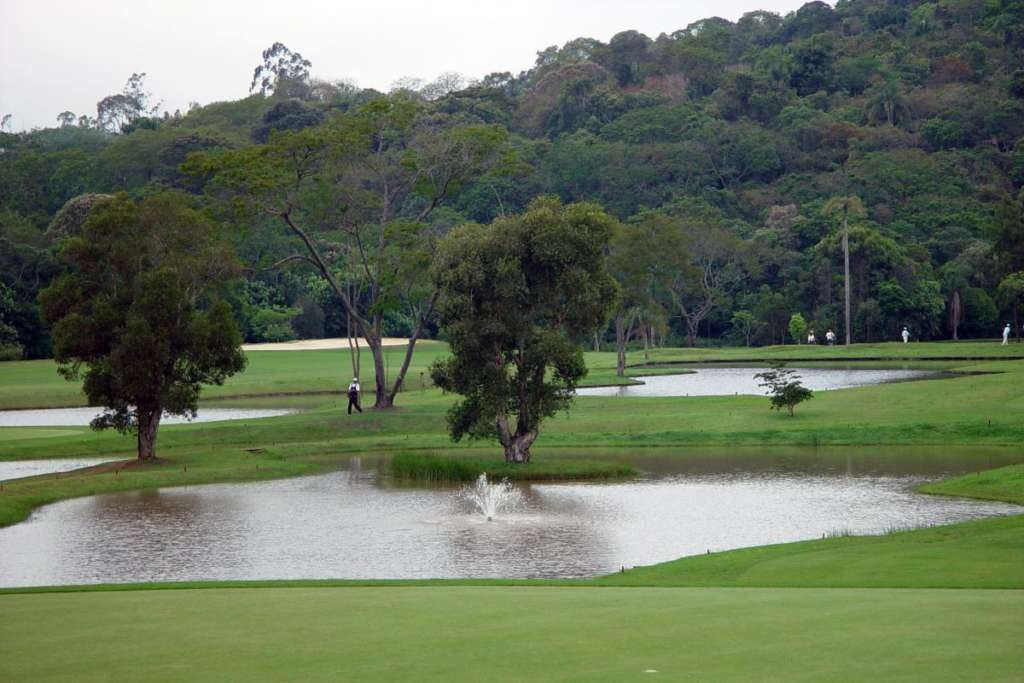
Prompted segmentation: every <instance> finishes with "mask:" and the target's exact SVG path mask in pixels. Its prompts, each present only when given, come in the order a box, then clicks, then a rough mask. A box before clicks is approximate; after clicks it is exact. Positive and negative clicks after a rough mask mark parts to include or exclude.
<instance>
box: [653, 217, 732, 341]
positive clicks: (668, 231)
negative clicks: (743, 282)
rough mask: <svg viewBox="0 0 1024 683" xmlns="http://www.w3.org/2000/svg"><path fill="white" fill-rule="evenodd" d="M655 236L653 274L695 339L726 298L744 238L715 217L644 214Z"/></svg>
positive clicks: (689, 333)
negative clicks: (721, 224) (707, 319)
mask: <svg viewBox="0 0 1024 683" xmlns="http://www.w3.org/2000/svg"><path fill="white" fill-rule="evenodd" d="M644 223H646V229H647V230H649V231H650V234H651V235H656V236H657V237H656V238H654V239H653V240H652V245H653V246H654V248H656V249H657V250H658V253H657V256H656V258H657V265H656V266H655V277H656V278H657V279H658V281H659V283H660V286H661V287H662V288H663V289H664V291H666V292H667V293H668V295H669V298H670V299H671V301H672V307H673V308H675V310H676V311H677V312H678V313H679V316H680V317H681V318H682V320H683V322H684V323H685V324H686V343H687V345H688V346H696V345H697V335H698V332H699V330H700V324H701V322H703V321H704V319H705V318H707V317H708V315H710V314H711V312H712V311H713V310H714V309H715V307H716V306H719V305H720V304H721V303H722V302H723V300H724V298H725V288H726V285H727V284H728V283H729V282H730V281H732V280H733V279H734V278H735V277H736V276H737V274H738V272H739V266H740V261H741V257H742V252H743V249H742V244H741V243H740V241H739V240H738V239H737V238H736V237H734V236H733V235H732V234H731V233H730V232H729V231H728V230H726V229H724V228H722V227H720V226H719V225H717V224H716V222H715V221H714V220H713V219H710V218H708V219H700V218H697V217H692V216H691V217H686V218H677V217H669V216H664V215H661V214H654V215H651V216H650V217H648V218H646V219H645V220H644Z"/></svg>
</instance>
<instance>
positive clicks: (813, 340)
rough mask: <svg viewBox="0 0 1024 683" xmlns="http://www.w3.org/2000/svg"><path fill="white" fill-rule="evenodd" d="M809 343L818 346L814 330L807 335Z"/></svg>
mask: <svg viewBox="0 0 1024 683" xmlns="http://www.w3.org/2000/svg"><path fill="white" fill-rule="evenodd" d="M807 343H808V344H817V343H818V340H817V339H815V338H814V330H811V331H810V332H808V333H807Z"/></svg>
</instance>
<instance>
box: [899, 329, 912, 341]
mask: <svg viewBox="0 0 1024 683" xmlns="http://www.w3.org/2000/svg"><path fill="white" fill-rule="evenodd" d="M900 336H901V337H903V343H904V344H906V343H907V342H908V341H910V330H908V329H907V328H906V327H904V328H903V331H902V332H900Z"/></svg>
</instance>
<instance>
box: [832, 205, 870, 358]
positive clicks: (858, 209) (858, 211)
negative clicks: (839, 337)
mask: <svg viewBox="0 0 1024 683" xmlns="http://www.w3.org/2000/svg"><path fill="white" fill-rule="evenodd" d="M822 212H823V213H824V214H825V215H826V216H830V215H833V214H836V213H839V212H842V214H843V290H844V295H845V300H846V304H845V329H846V344H847V345H849V344H850V216H851V215H853V216H854V217H855V218H859V217H861V216H863V215H864V214H865V211H864V203H863V202H861V200H860V197H857V196H856V195H847V196H845V197H832V198H831V199H829V200H828V201H827V202H826V203H825V206H824V208H823V209H822Z"/></svg>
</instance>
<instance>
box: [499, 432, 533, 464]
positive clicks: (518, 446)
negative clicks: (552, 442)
mask: <svg viewBox="0 0 1024 683" xmlns="http://www.w3.org/2000/svg"><path fill="white" fill-rule="evenodd" d="M536 440H537V432H536V430H535V431H532V432H527V433H526V434H516V435H515V436H513V437H512V438H511V439H510V440H509V442H508V443H507V444H505V462H507V463H514V464H517V465H525V464H528V463H529V462H530V446H532V445H533V442H534V441H536Z"/></svg>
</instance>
